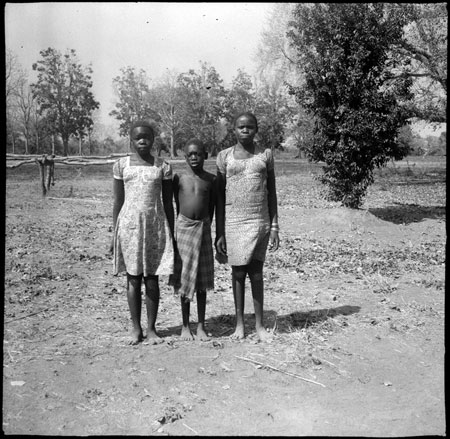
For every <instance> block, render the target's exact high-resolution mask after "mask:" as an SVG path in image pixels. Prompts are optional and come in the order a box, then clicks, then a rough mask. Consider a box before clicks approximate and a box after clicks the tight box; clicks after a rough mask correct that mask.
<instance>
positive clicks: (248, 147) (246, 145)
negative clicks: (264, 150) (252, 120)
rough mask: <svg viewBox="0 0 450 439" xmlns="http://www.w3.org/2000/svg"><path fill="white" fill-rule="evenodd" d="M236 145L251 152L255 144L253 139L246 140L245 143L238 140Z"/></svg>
mask: <svg viewBox="0 0 450 439" xmlns="http://www.w3.org/2000/svg"><path fill="white" fill-rule="evenodd" d="M237 146H238V147H239V148H242V149H245V151H247V152H249V153H251V154H253V153H254V152H255V144H254V143H253V140H251V141H249V142H246V143H242V142H238V143H237Z"/></svg>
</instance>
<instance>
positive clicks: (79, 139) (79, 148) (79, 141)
mask: <svg viewBox="0 0 450 439" xmlns="http://www.w3.org/2000/svg"><path fill="white" fill-rule="evenodd" d="M78 154H79V155H80V156H81V155H83V154H82V141H81V136H80V137H78Z"/></svg>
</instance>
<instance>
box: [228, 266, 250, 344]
mask: <svg viewBox="0 0 450 439" xmlns="http://www.w3.org/2000/svg"><path fill="white" fill-rule="evenodd" d="M231 269H232V277H231V283H232V286H233V297H234V308H235V311H236V328H235V330H234V333H233V334H231V338H232V339H235V340H240V339H242V338H244V337H245V329H244V304H245V301H244V298H245V277H246V275H247V266H246V265H240V266H232V267H231Z"/></svg>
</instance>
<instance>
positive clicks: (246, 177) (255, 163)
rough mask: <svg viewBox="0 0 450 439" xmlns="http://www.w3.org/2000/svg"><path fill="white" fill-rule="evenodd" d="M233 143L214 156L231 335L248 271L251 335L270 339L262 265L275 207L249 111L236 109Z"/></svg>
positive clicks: (268, 164)
mask: <svg viewBox="0 0 450 439" xmlns="http://www.w3.org/2000/svg"><path fill="white" fill-rule="evenodd" d="M234 129H235V135H236V138H237V144H236V145H234V146H232V147H230V148H227V149H225V150H223V151H221V152H220V153H219V154H218V156H217V184H218V197H217V198H218V199H217V207H216V233H217V236H216V250H217V253H218V255H219V258H220V257H222V258H223V257H226V258H227V261H228V264H230V265H231V268H232V286H233V296H234V305H235V310H236V328H235V331H234V333H233V334H232V336H231V338H232V339H242V338H244V337H245V332H244V303H245V301H244V293H245V279H246V277H247V275H248V277H249V279H250V285H251V289H252V296H253V305H254V309H255V320H256V323H255V326H256V334H257V336H258V337H259V339H260V340H262V341H264V340H267V339H268V338H270V336H269V334H268V333H267V331H266V330H265V328H264V324H263V310H264V282H263V264H264V260H265V257H266V251H267V247H268V246H269V247H270V248H271V249H272V250H276V249H277V248H278V246H279V237H278V231H279V227H278V207H277V195H276V188H275V171H274V161H273V155H272V151H271V150H270V149H266V150H262V149H260V148H258V146H257V145H256V144H255V143H254V141H253V139H254V137H255V135H256V133H257V132H258V122H257V120H256V117H255V116H254V115H253V114H252V113H248V112H245V113H241V114H239V115H238V116H237V117H236V119H235V123H234Z"/></svg>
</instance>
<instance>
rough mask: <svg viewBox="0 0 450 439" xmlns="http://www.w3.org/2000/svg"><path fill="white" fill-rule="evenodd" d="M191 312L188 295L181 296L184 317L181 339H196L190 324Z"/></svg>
mask: <svg viewBox="0 0 450 439" xmlns="http://www.w3.org/2000/svg"><path fill="white" fill-rule="evenodd" d="M190 312H191V301H190V300H188V299H186V297H182V298H181V315H182V317H183V328H182V329H181V335H180V337H181V339H182V340H188V341H189V340H194V336H193V334H192V332H191V327H190V325H189V314H190Z"/></svg>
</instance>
